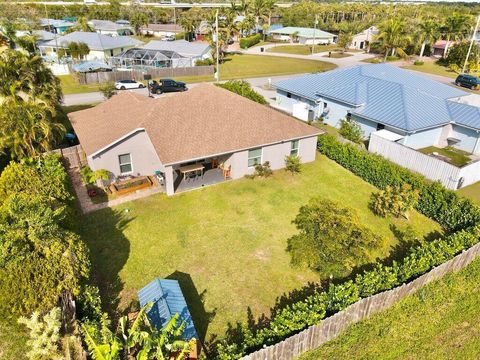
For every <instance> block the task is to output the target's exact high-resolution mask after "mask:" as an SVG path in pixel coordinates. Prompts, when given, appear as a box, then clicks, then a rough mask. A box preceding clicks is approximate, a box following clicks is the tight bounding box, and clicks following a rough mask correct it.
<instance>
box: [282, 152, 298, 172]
mask: <svg viewBox="0 0 480 360" xmlns="http://www.w3.org/2000/svg"><path fill="white" fill-rule="evenodd" d="M285 170H287V171H290V172H291V173H292V174H298V173H300V172H301V171H302V163H301V162H300V157H299V156H297V155H288V156H285Z"/></svg>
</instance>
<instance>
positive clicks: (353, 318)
mask: <svg viewBox="0 0 480 360" xmlns="http://www.w3.org/2000/svg"><path fill="white" fill-rule="evenodd" d="M479 255H480V243H479V244H476V245H474V246H472V247H471V248H470V249H468V250H466V251H464V252H463V253H461V254H459V255H457V256H456V257H454V258H453V259H452V260H449V261H447V262H445V263H444V264H442V265H440V266H437V267H436V268H433V269H432V270H431V271H429V272H428V273H426V274H424V275H422V276H420V277H419V278H417V279H415V280H413V281H411V282H409V283H408V284H404V285H402V286H399V287H396V288H395V289H392V290H388V291H385V292H382V293H380V294H377V295H373V296H370V297H368V298H365V299H362V300H360V301H357V302H356V303H355V304H352V305H350V306H349V307H348V308H346V309H345V310H343V311H340V312H338V313H336V314H335V315H333V316H330V317H328V318H326V319H325V320H323V321H322V322H321V323H320V324H319V325H313V326H311V327H309V328H308V329H305V330H304V331H302V332H301V333H298V334H296V335H293V336H291V337H289V338H287V339H285V340H284V341H282V342H279V343H277V344H275V345H271V346H268V347H266V348H264V349H261V350H258V351H256V352H254V353H251V354H249V355H247V356H244V357H243V358H242V360H290V359H294V358H296V357H298V356H300V355H301V354H303V353H305V352H307V351H309V350H313V349H315V348H317V347H319V346H320V345H322V344H324V343H326V342H327V341H330V340H332V339H334V338H336V337H337V336H339V335H340V334H341V333H342V332H343V331H344V330H346V329H347V327H349V326H350V325H352V324H354V323H356V322H358V321H361V320H364V319H367V318H369V317H371V316H372V315H373V314H376V313H378V312H380V311H383V310H386V309H388V308H390V307H391V306H393V305H394V304H395V303H396V302H398V301H400V300H402V299H404V298H405V297H407V296H409V295H411V294H413V293H414V292H416V291H417V290H419V289H420V288H422V287H423V286H424V285H426V284H428V283H430V282H431V281H434V280H437V279H440V278H442V277H443V276H444V275H445V274H447V273H449V272H451V271H458V270H461V269H463V268H464V267H466V266H467V265H469V264H470V263H471V262H472V261H473V260H474V259H475V258H476V257H477V256H479Z"/></svg>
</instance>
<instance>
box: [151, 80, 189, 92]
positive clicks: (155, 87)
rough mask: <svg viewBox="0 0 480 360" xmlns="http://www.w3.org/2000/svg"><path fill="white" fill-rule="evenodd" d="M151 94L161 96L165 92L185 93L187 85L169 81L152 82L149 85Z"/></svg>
mask: <svg viewBox="0 0 480 360" xmlns="http://www.w3.org/2000/svg"><path fill="white" fill-rule="evenodd" d="M148 86H149V88H150V92H151V93H152V94H161V93H167V92H176V91H186V90H188V88H187V85H186V84H185V83H183V82H180V81H175V80H171V79H160V80H158V81H156V80H153V81H152V82H151V83H150V84H149V85H148Z"/></svg>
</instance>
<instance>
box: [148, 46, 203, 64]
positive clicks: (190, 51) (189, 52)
mask: <svg viewBox="0 0 480 360" xmlns="http://www.w3.org/2000/svg"><path fill="white" fill-rule="evenodd" d="M143 48H144V49H147V50H157V51H170V52H174V53H176V54H178V55H180V56H181V57H183V58H186V59H189V63H190V66H195V62H196V61H197V60H206V59H210V58H211V57H212V54H211V48H210V45H209V44H208V43H206V42H201V41H192V42H190V41H186V40H175V41H161V40H152V41H150V42H149V43H147V44H146V45H145V46H144V47H143Z"/></svg>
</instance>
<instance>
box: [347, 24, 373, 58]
mask: <svg viewBox="0 0 480 360" xmlns="http://www.w3.org/2000/svg"><path fill="white" fill-rule="evenodd" d="M379 33H380V31H379V30H378V29H377V28H376V27H375V26H370V27H369V28H368V29H365V30H363V31H362V32H361V33H358V34H356V35H353V37H352V43H351V44H350V46H349V48H350V49H356V50H365V51H367V52H368V51H370V44H371V43H372V42H373V41H375V37H376V36H377V35H378V34H379Z"/></svg>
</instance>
